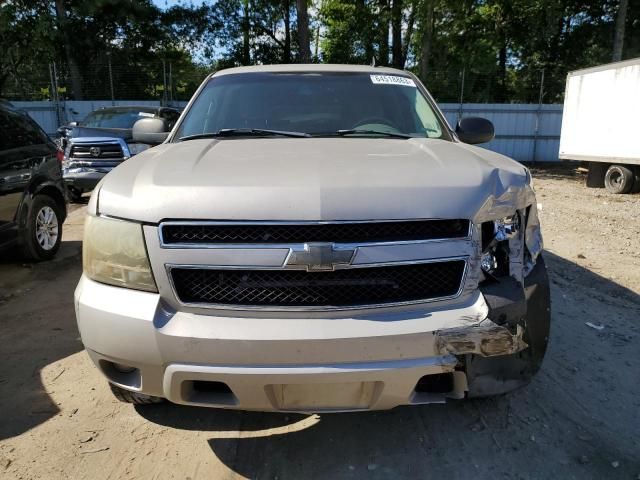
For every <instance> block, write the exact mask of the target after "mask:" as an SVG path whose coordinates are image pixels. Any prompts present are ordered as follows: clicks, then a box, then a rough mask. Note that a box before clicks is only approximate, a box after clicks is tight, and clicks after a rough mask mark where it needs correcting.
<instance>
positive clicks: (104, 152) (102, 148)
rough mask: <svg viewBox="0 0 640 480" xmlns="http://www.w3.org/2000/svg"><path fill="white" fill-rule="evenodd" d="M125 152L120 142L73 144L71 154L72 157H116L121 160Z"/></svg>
mask: <svg viewBox="0 0 640 480" xmlns="http://www.w3.org/2000/svg"><path fill="white" fill-rule="evenodd" d="M123 156H124V154H123V152H122V147H121V146H120V144H118V143H99V144H95V145H92V144H82V145H73V146H72V147H71V152H70V154H69V157H70V158H77V159H87V160H91V159H111V158H112V159H114V160H116V159H117V160H121V159H122V158H123Z"/></svg>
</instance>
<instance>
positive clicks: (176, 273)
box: [170, 260, 465, 308]
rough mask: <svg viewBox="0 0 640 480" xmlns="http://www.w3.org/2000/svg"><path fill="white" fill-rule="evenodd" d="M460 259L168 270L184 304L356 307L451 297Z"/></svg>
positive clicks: (461, 271)
mask: <svg viewBox="0 0 640 480" xmlns="http://www.w3.org/2000/svg"><path fill="white" fill-rule="evenodd" d="M464 271H465V261H464V260H450V261H442V262H434V263H423V264H412V265H402V266H385V267H375V268H350V269H344V270H336V271H332V272H315V273H312V272H306V271H301V270H224V269H207V268H181V267H174V268H172V269H171V272H170V275H171V278H172V281H173V284H174V288H175V291H176V293H177V295H178V298H179V299H180V301H181V302H183V303H188V304H209V305H221V306H266V307H320V308H322V307H332V306H334V307H357V306H370V305H380V304H386V303H400V302H409V301H420V300H425V301H427V300H434V299H439V298H445V297H452V296H454V295H456V294H457V293H458V291H459V289H460V285H461V283H462V280H463V277H464Z"/></svg>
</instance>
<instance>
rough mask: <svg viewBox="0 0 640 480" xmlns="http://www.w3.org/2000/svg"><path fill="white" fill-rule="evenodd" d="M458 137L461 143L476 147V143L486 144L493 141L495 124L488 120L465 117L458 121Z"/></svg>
mask: <svg viewBox="0 0 640 480" xmlns="http://www.w3.org/2000/svg"><path fill="white" fill-rule="evenodd" d="M456 135H458V138H459V139H460V141H461V142H464V143H469V144H471V145H474V144H476V143H486V142H490V141H491V140H493V137H495V131H494V129H493V123H491V122H490V121H489V120H487V119H486V118H481V117H465V118H461V119H460V120H459V121H458V125H457V126H456Z"/></svg>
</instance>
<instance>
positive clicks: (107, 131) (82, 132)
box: [67, 127, 133, 141]
mask: <svg viewBox="0 0 640 480" xmlns="http://www.w3.org/2000/svg"><path fill="white" fill-rule="evenodd" d="M132 132H133V130H132V129H131V128H93V127H73V128H72V129H71V131H70V132H69V133H67V138H81V137H110V138H122V139H123V140H125V141H129V140H131V139H132V138H133V133H132Z"/></svg>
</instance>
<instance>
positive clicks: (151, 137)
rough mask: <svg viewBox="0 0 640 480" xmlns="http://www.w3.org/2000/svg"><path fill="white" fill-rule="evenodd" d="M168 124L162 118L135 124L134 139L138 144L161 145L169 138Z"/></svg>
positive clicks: (149, 119) (144, 120)
mask: <svg viewBox="0 0 640 480" xmlns="http://www.w3.org/2000/svg"><path fill="white" fill-rule="evenodd" d="M167 130H168V129H167V124H166V123H165V121H164V120H162V119H160V118H143V119H141V120H138V121H137V122H136V123H134V124H133V131H132V137H133V141H134V142H137V143H146V144H147V145H160V144H161V143H162V142H164V141H165V140H166V139H167V137H168V136H169V132H168V131H167Z"/></svg>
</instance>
